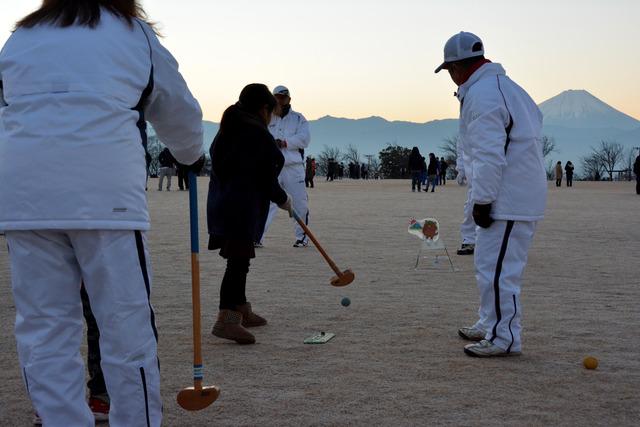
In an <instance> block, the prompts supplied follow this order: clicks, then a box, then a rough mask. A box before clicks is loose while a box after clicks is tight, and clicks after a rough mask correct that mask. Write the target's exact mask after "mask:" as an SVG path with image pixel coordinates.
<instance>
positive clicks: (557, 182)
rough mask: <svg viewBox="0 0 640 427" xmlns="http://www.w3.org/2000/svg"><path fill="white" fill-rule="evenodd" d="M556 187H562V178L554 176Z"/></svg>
mask: <svg viewBox="0 0 640 427" xmlns="http://www.w3.org/2000/svg"><path fill="white" fill-rule="evenodd" d="M556 187H562V178H560V179H557V178H556Z"/></svg>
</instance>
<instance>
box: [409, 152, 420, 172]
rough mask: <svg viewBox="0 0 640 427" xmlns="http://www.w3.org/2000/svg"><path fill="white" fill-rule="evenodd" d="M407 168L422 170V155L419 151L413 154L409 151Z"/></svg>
mask: <svg viewBox="0 0 640 427" xmlns="http://www.w3.org/2000/svg"><path fill="white" fill-rule="evenodd" d="M408 166H409V167H408V169H409V170H410V171H419V170H422V156H421V155H420V153H417V154H414V153H411V154H410V155H409V165H408Z"/></svg>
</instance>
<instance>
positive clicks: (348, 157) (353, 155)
mask: <svg viewBox="0 0 640 427" xmlns="http://www.w3.org/2000/svg"><path fill="white" fill-rule="evenodd" d="M342 160H344V161H345V162H350V163H353V164H356V165H360V152H359V151H358V147H356V146H355V145H353V144H349V145H348V146H347V151H346V152H345V153H344V154H343V155H342Z"/></svg>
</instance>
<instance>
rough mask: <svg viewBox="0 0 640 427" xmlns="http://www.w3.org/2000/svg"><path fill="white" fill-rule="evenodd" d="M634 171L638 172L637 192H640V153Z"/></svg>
mask: <svg viewBox="0 0 640 427" xmlns="http://www.w3.org/2000/svg"><path fill="white" fill-rule="evenodd" d="M633 173H634V174H636V194H640V155H639V156H638V157H636V162H635V163H634V164H633Z"/></svg>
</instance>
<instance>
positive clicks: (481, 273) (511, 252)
mask: <svg viewBox="0 0 640 427" xmlns="http://www.w3.org/2000/svg"><path fill="white" fill-rule="evenodd" d="M535 229H536V223H535V222H520V221H496V222H494V223H493V224H492V225H491V227H489V228H480V227H478V230H477V240H476V250H475V265H476V279H477V282H478V290H479V291H480V313H486V319H484V322H485V325H484V327H483V329H484V330H485V331H486V332H487V335H486V339H488V340H490V341H492V342H493V343H494V344H496V345H497V346H498V347H500V348H502V349H504V350H507V351H520V349H521V342H520V330H521V324H520V319H521V318H522V307H521V306H520V287H521V285H522V275H523V273H524V268H525V266H526V264H527V255H528V253H529V248H530V247H531V242H532V241H533V235H534V233H535ZM481 316H482V314H481ZM482 320H483V319H482V318H481V321H482Z"/></svg>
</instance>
